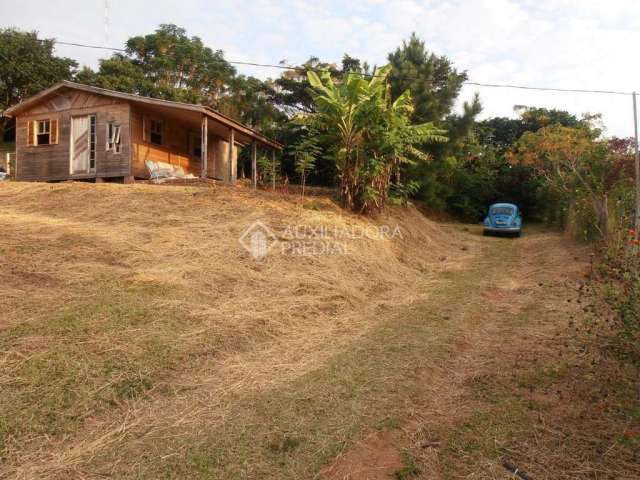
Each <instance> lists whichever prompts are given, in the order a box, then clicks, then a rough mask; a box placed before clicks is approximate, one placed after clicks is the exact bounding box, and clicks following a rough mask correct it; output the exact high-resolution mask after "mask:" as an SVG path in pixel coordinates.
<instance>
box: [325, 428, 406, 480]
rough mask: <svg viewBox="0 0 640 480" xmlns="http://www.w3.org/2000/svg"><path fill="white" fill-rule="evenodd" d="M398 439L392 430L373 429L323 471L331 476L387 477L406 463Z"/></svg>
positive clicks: (354, 479)
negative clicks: (378, 430) (373, 431)
mask: <svg viewBox="0 0 640 480" xmlns="http://www.w3.org/2000/svg"><path fill="white" fill-rule="evenodd" d="M395 436H397V435H395ZM397 443H398V440H397V439H396V438H394V433H393V432H389V431H387V432H381V433H380V432H376V433H373V434H371V435H369V436H368V437H366V438H365V439H363V440H362V441H361V442H359V443H358V444H357V445H355V446H354V447H353V448H351V449H350V450H349V451H348V452H346V453H345V454H344V455H341V456H340V457H338V458H337V459H336V461H335V462H334V464H333V465H331V466H330V467H329V468H327V469H326V470H324V471H323V472H322V475H323V477H324V478H327V479H330V480H388V479H389V478H390V477H391V476H393V474H394V473H395V472H398V471H400V470H401V469H402V468H403V466H404V464H403V461H402V456H401V455H400V452H399V451H398V448H396V446H395V445H396V444H397Z"/></svg>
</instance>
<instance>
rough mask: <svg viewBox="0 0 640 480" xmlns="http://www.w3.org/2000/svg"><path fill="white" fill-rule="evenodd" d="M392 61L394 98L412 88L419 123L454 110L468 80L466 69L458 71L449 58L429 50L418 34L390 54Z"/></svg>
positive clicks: (413, 115)
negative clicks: (454, 105) (455, 103)
mask: <svg viewBox="0 0 640 480" xmlns="http://www.w3.org/2000/svg"><path fill="white" fill-rule="evenodd" d="M388 60H389V64H390V65H391V67H392V70H391V74H390V75H389V81H390V83H391V94H392V97H393V98H398V97H399V96H400V95H401V94H402V93H403V92H405V91H406V90H410V91H411V95H412V97H413V104H414V111H413V114H412V120H413V121H414V122H415V123H424V122H435V121H438V120H442V119H443V118H444V117H445V116H446V115H448V114H449V113H450V111H451V108H452V107H453V104H454V102H455V100H456V98H457V97H458V95H459V94H460V89H461V88H462V85H463V83H464V81H465V80H467V74H466V72H458V71H457V70H456V69H455V68H453V65H452V64H451V61H450V60H449V59H448V58H447V57H444V56H438V55H436V54H434V53H431V52H429V51H428V50H427V48H426V46H425V43H424V42H423V41H422V40H420V39H419V38H418V37H417V36H416V34H415V33H413V34H411V37H409V39H408V40H405V41H403V42H402V47H399V48H397V49H396V50H395V51H394V52H392V53H390V54H389V56H388Z"/></svg>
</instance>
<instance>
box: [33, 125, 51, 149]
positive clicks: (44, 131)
mask: <svg viewBox="0 0 640 480" xmlns="http://www.w3.org/2000/svg"><path fill="white" fill-rule="evenodd" d="M37 126H38V128H37V131H36V142H37V144H38V145H49V144H50V143H51V121H50V120H38V122H37Z"/></svg>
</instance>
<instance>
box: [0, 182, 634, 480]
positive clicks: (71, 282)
mask: <svg viewBox="0 0 640 480" xmlns="http://www.w3.org/2000/svg"><path fill="white" fill-rule="evenodd" d="M255 220H261V221H263V222H264V223H265V224H267V225H268V226H269V227H270V228H271V229H272V230H273V231H274V232H275V233H276V236H277V237H279V239H280V240H281V241H286V240H287V237H286V235H284V234H283V233H282V232H286V230H287V227H288V226H291V225H294V226H295V225H304V226H306V227H312V228H319V227H322V228H328V229H338V230H339V231H353V230H356V231H357V230H358V229H359V230H360V231H362V230H365V229H369V230H368V231H370V230H371V228H372V227H374V226H381V225H390V226H392V227H395V226H399V228H400V231H401V232H402V238H394V239H389V238H378V237H366V236H365V237H364V238H359V237H354V238H343V239H341V242H343V247H345V248H346V250H347V252H348V254H347V255H310V256H299V255H292V254H290V253H288V254H287V253H283V252H282V251H280V250H279V249H278V248H275V249H273V250H272V251H271V252H270V253H269V255H267V256H266V257H265V258H264V259H261V260H255V259H253V258H252V257H251V255H250V254H249V253H248V252H247V251H246V250H245V249H244V248H243V247H242V246H241V245H240V243H239V242H238V238H239V237H240V236H241V235H242V233H243V231H244V230H245V229H246V228H247V227H248V226H249V225H250V224H251V223H252V222H253V221H255ZM0 232H1V233H0V285H2V295H0V312H1V313H0V388H1V389H2V393H1V395H0V460H1V462H0V478H65V479H71V478H154V479H155V478H194V479H195V478H216V479H217V478H221V479H227V478H228V479H263V478H272V479H307V478H309V479H311V478H327V479H336V480H337V479H347V478H348V479H376V478H380V479H383V478H393V477H394V476H395V478H399V479H409V478H417V477H420V476H422V478H513V477H512V475H511V474H510V473H509V472H508V471H507V470H506V469H505V468H504V467H503V466H502V462H503V461H504V460H505V459H508V460H509V461H510V462H514V464H517V465H518V467H519V468H522V469H524V470H526V471H528V472H530V473H531V475H532V476H533V478H536V479H539V478H549V479H551V478H562V479H564V478H572V479H573V478H575V479H577V478H598V479H600V478H638V474H639V471H638V467H637V462H635V457H634V455H635V454H636V453H637V452H636V450H635V449H634V446H633V445H632V446H629V445H626V444H624V443H621V442H618V441H617V438H618V437H620V436H621V435H624V429H625V428H631V426H630V425H628V417H627V416H624V415H623V414H622V413H620V412H624V411H626V410H625V408H627V405H626V404H625V403H624V401H625V399H626V398H627V396H626V395H627V392H625V391H624V389H623V388H620V389H619V390H620V398H619V399H618V400H619V401H618V400H616V401H617V402H618V404H619V407H620V408H619V409H618V410H615V409H614V410H612V411H611V412H609V411H608V410H603V409H602V408H600V407H598V408H596V407H594V405H596V406H597V405H599V404H598V403H597V402H596V401H595V400H593V399H592V396H590V394H587V391H588V392H591V390H590V389H591V388H592V387H593V388H595V387H594V385H595V383H594V382H595V381H596V380H597V376H596V375H595V374H594V373H593V372H592V371H591V370H589V365H590V364H589V361H591V359H590V357H589V358H587V357H586V356H585V355H584V354H583V353H582V350H581V349H582V348H583V347H582V344H581V343H580V341H581V340H579V339H578V338H577V336H576V335H574V334H573V330H572V327H570V325H569V324H568V323H567V320H568V319H569V318H572V319H573V318H574V317H575V316H577V315H578V313H579V306H578V304H577V303H576V302H575V301H573V302H571V301H567V299H569V300H571V299H575V298H577V295H578V293H577V288H576V286H577V285H578V284H579V282H580V279H581V278H582V277H581V274H582V273H583V272H584V270H585V269H586V268H587V266H588V265H587V263H586V262H587V259H588V256H587V253H588V252H586V251H585V250H584V249H583V248H579V247H576V246H575V245H573V244H571V243H570V242H568V241H566V240H565V239H563V238H562V237H561V236H559V235H557V234H553V233H545V232H537V231H534V232H533V233H532V234H531V235H525V237H524V238H523V239H521V240H511V239H499V238H488V239H486V238H483V237H481V236H480V235H479V232H478V231H477V229H475V227H471V228H466V227H463V226H461V225H457V224H453V223H449V224H439V223H434V222H432V221H430V220H428V219H426V218H425V217H424V216H422V215H421V214H420V213H419V212H418V211H416V210H415V209H413V208H397V209H392V210H390V211H389V212H388V213H387V214H385V215H382V216H380V217H378V218H375V219H366V218H363V217H359V216H355V215H352V214H348V213H346V212H344V211H342V210H341V209H340V208H338V207H337V206H336V205H335V204H334V203H333V202H332V201H331V200H330V199H327V198H323V197H317V198H311V199H307V200H305V201H304V202H302V201H300V199H299V197H297V196H284V197H283V196H279V195H275V194H272V193H269V192H258V193H253V192H251V191H249V190H247V189H244V188H241V187H238V188H229V187H219V186H216V187H213V186H191V187H187V186H154V185H132V186H124V185H112V184H101V185H92V184H84V183H62V184H24V183H7V184H3V185H0ZM558 352H560V353H561V355H558ZM562 352H564V355H562ZM585 389H586V391H585ZM558 392H561V393H560V395H559V394H558ZM612 397H614V396H609V400H608V401H611V398H612ZM616 398H617V397H616ZM625 422H626V423H625ZM591 429H592V430H591ZM591 431H593V432H594V433H592V434H591V435H589V434H587V433H585V432H591ZM576 452H578V453H576Z"/></svg>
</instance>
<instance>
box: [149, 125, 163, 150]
mask: <svg viewBox="0 0 640 480" xmlns="http://www.w3.org/2000/svg"><path fill="white" fill-rule="evenodd" d="M150 127H151V128H150V131H149V133H150V135H149V140H150V141H151V143H155V144H156V145H162V122H161V121H160V120H151V122H150Z"/></svg>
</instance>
